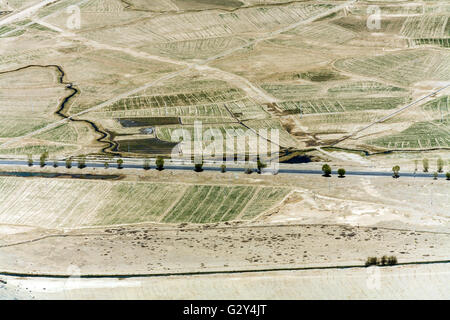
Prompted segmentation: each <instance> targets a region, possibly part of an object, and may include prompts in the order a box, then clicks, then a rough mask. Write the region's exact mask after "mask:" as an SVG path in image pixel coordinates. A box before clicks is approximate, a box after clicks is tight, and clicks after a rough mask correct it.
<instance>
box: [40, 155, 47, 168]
mask: <svg viewBox="0 0 450 320" xmlns="http://www.w3.org/2000/svg"><path fill="white" fill-rule="evenodd" d="M47 158H48V153H47V152H44V153H43V154H41V157H40V158H39V164H40V166H41V168H43V167H45V161H47Z"/></svg>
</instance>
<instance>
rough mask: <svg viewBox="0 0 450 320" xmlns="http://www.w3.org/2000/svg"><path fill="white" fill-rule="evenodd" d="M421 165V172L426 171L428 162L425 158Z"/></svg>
mask: <svg viewBox="0 0 450 320" xmlns="http://www.w3.org/2000/svg"><path fill="white" fill-rule="evenodd" d="M422 166H423V172H428V168H430V164H429V162H428V159H427V158H425V159H423V160H422Z"/></svg>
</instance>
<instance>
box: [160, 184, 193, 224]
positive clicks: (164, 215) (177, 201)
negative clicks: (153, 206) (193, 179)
mask: <svg viewBox="0 0 450 320" xmlns="http://www.w3.org/2000/svg"><path fill="white" fill-rule="evenodd" d="M178 185H180V186H183V191H182V192H181V193H180V194H179V195H178V197H177V198H176V199H175V201H174V202H173V203H172V204H171V205H170V206H169V207H168V208H167V209H166V210H165V211H164V212H163V214H162V215H160V216H159V217H158V219H157V220H156V221H157V222H159V223H162V220H163V219H164V218H165V217H166V216H167V215H168V214H170V212H171V211H172V209H174V208H175V206H176V205H177V204H178V203H179V202H180V200H181V199H183V197H184V195H185V194H186V191H187V189H188V188H189V187H190V185H189V184H187V183H186V184H178Z"/></svg>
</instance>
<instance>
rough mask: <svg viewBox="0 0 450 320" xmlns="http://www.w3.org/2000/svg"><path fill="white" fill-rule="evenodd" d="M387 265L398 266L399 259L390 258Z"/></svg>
mask: <svg viewBox="0 0 450 320" xmlns="http://www.w3.org/2000/svg"><path fill="white" fill-rule="evenodd" d="M387 264H388V265H389V266H393V265H396V264H397V257H395V256H390V257H388V260H387Z"/></svg>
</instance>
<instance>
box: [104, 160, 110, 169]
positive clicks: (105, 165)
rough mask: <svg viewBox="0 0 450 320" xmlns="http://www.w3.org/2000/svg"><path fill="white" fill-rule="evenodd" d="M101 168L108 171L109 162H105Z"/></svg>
mask: <svg viewBox="0 0 450 320" xmlns="http://www.w3.org/2000/svg"><path fill="white" fill-rule="evenodd" d="M103 166H104V168H105V169H108V168H109V162H108V161H105V163H104V164H103Z"/></svg>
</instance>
